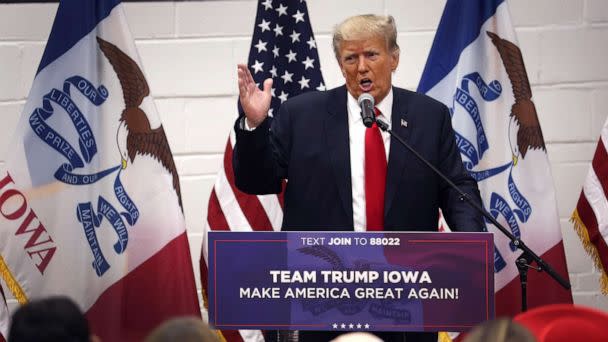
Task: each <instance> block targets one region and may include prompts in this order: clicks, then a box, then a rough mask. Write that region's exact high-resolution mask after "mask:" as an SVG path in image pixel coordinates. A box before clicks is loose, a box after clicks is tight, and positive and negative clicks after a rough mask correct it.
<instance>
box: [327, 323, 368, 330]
mask: <svg viewBox="0 0 608 342" xmlns="http://www.w3.org/2000/svg"><path fill="white" fill-rule="evenodd" d="M338 327H340V329H346V328H347V327H348V328H349V329H354V328H355V327H357V329H361V328H362V327H364V328H365V329H369V324H367V323H365V324H361V323H357V324H356V325H355V324H354V323H350V324H348V325H347V324H346V323H342V324H338V323H334V324H332V328H334V329H338Z"/></svg>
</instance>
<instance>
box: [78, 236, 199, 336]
mask: <svg viewBox="0 0 608 342" xmlns="http://www.w3.org/2000/svg"><path fill="white" fill-rule="evenodd" d="M175 270H180V272H177V273H176V272H173V271H175ZM174 274H180V275H182V276H180V277H179V278H176V277H174V276H173V275H174ZM176 293H181V294H183V295H182V296H175V295H174V294H176ZM187 294H192V295H191V296H187ZM200 314H201V312H200V308H199V305H198V298H197V297H196V286H195V282H194V275H193V273H192V263H191V259H190V251H189V249H188V238H187V236H186V233H185V232H184V233H182V234H181V235H179V236H178V237H176V238H175V239H173V241H171V242H169V243H168V244H167V245H166V246H165V247H163V248H162V249H161V250H160V251H159V252H158V253H156V254H155V255H153V256H152V257H150V258H149V259H147V260H146V261H145V262H143V263H142V264H141V265H139V266H137V267H136V268H135V269H134V270H133V271H131V272H129V273H128V274H127V275H126V276H125V277H123V278H122V279H121V280H119V281H118V282H116V283H115V284H114V285H112V286H110V287H109V288H108V289H107V290H106V291H105V292H104V293H103V294H102V295H101V296H99V298H98V299H97V301H96V302H95V304H93V306H91V307H90V308H89V310H88V311H87V313H86V316H87V318H88V320H89V322H90V323H91V329H92V331H93V333H95V334H96V335H98V336H99V337H101V339H102V341H141V340H143V338H145V337H146V335H147V334H149V333H150V331H151V330H152V329H153V328H155V327H156V326H158V325H159V324H160V323H162V322H163V321H165V320H166V319H168V318H171V317H176V316H198V317H200Z"/></svg>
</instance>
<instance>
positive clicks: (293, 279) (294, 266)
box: [208, 232, 494, 331]
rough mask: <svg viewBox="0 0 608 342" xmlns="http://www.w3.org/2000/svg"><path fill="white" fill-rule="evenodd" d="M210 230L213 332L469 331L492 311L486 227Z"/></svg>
mask: <svg viewBox="0 0 608 342" xmlns="http://www.w3.org/2000/svg"><path fill="white" fill-rule="evenodd" d="M208 234H209V235H208V242H209V249H208V250H209V258H208V260H209V293H208V296H209V321H210V323H211V324H212V325H213V326H215V327H216V328H218V329H280V330H333V331H466V330H469V329H470V328H472V327H473V326H475V325H477V324H478V323H480V322H483V321H486V320H488V319H492V318H493V317H494V268H493V265H494V264H493V255H494V244H493V239H492V234H490V233H422V232H415V233H413V232H412V233H390V232H382V233H371V232H369V233H354V232H209V233H208Z"/></svg>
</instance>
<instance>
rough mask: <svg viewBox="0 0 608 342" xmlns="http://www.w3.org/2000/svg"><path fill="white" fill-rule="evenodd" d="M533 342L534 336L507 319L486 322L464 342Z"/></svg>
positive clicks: (468, 335) (474, 330)
mask: <svg viewBox="0 0 608 342" xmlns="http://www.w3.org/2000/svg"><path fill="white" fill-rule="evenodd" d="M488 341H492V342H534V341H536V339H535V338H534V335H532V333H531V332H530V331H528V329H526V328H525V327H524V326H522V325H521V324H519V323H516V322H513V321H512V320H511V319H509V318H498V319H494V320H490V321H486V322H484V323H482V324H480V325H478V326H477V327H475V328H474V329H473V330H471V332H469V334H467V336H466V337H465V339H464V342H488Z"/></svg>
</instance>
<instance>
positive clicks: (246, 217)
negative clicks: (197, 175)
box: [200, 131, 283, 342]
mask: <svg viewBox="0 0 608 342" xmlns="http://www.w3.org/2000/svg"><path fill="white" fill-rule="evenodd" d="M235 141H236V140H235V135H234V131H231V133H230V137H229V139H228V142H227V143H226V149H225V151H224V162H223V164H222V167H221V168H220V170H219V172H218V174H217V179H216V181H215V185H214V186H213V190H212V191H211V196H210V197H209V205H208V209H207V224H206V227H205V229H206V230H205V231H209V230H231V231H252V230H253V228H252V227H255V230H266V231H269V230H280V228H281V222H282V220H283V209H282V206H281V202H280V199H279V196H277V195H264V196H255V195H248V194H245V193H243V192H241V191H240V190H238V189H237V188H236V185H235V183H234V175H233V172H232V152H233V148H234V144H235ZM206 238H207V234H206V233H205V235H204V238H203V253H201V260H200V271H201V283H202V286H203V298H204V302H205V307H207V286H208V283H207V281H208V277H207V253H208V249H207V247H208V246H207V243H206ZM220 333H221V334H222V337H223V338H224V339H225V340H226V341H230V342H233V341H264V336H263V334H262V332H261V331H260V330H239V331H221V332H220Z"/></svg>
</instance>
